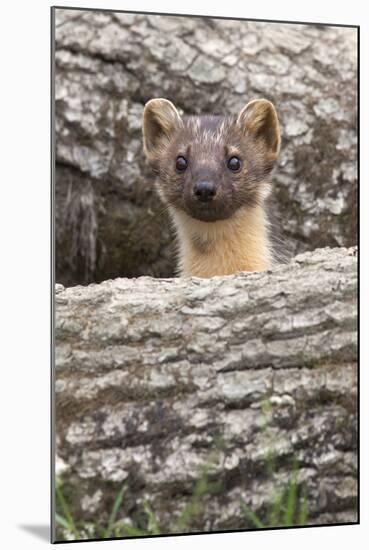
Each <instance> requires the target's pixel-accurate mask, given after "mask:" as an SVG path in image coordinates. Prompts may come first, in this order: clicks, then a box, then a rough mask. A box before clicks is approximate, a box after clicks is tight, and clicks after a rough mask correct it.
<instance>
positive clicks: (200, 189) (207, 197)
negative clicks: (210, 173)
mask: <svg viewBox="0 0 369 550" xmlns="http://www.w3.org/2000/svg"><path fill="white" fill-rule="evenodd" d="M193 192H194V194H195V196H196V197H197V198H198V199H199V201H201V202H210V201H212V200H213V198H214V197H215V194H216V188H215V184H214V183H212V182H211V181H206V180H204V181H198V182H196V183H195V185H194V188H193Z"/></svg>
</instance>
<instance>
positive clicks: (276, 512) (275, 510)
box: [268, 491, 283, 527]
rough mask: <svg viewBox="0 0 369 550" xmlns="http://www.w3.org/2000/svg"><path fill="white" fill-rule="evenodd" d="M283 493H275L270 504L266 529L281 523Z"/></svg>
mask: <svg viewBox="0 0 369 550" xmlns="http://www.w3.org/2000/svg"><path fill="white" fill-rule="evenodd" d="M282 503H283V491H280V492H279V493H276V495H275V497H274V498H273V500H272V502H271V508H270V513H269V524H268V527H276V526H277V525H279V523H280V521H281V513H282Z"/></svg>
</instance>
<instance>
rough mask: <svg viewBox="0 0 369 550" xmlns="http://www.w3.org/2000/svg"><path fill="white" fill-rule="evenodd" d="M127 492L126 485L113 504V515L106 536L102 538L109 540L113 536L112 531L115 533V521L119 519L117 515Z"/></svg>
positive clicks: (111, 514)
mask: <svg viewBox="0 0 369 550" xmlns="http://www.w3.org/2000/svg"><path fill="white" fill-rule="evenodd" d="M126 490H127V487H126V486H125V485H123V487H122V488H121V490H120V491H119V493H118V494H117V496H116V499H115V501H114V504H113V508H112V510H111V513H110V517H109V522H108V526H107V528H106V529H105V531H104V534H103V536H102V538H104V539H108V538H109V537H111V536H112V531H113V527H114V523H115V520H116V517H117V513H118V511H119V508H120V506H121V504H122V500H123V496H124V493H125V492H126Z"/></svg>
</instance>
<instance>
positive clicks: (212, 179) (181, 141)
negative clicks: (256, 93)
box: [143, 99, 280, 277]
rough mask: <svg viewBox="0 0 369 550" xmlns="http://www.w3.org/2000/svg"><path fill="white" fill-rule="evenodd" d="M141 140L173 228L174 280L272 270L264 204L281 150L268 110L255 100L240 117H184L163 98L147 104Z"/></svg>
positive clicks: (265, 103)
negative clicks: (176, 253) (176, 276)
mask: <svg viewBox="0 0 369 550" xmlns="http://www.w3.org/2000/svg"><path fill="white" fill-rule="evenodd" d="M143 139H144V150H145V153H146V156H147V159H148V162H149V164H150V166H151V168H152V169H153V171H154V173H155V174H156V176H157V181H156V186H157V189H158V192H159V195H160V197H161V199H162V200H163V202H164V203H165V204H166V205H167V206H168V209H169V212H170V215H171V217H172V219H173V222H174V226H175V228H176V232H177V238H178V245H179V250H178V251H179V258H178V259H179V262H178V271H179V274H180V275H182V276H197V277H212V276H214V275H228V274H231V273H236V272H239V271H264V270H266V269H268V268H269V267H271V265H272V264H273V261H274V255H273V250H272V245H271V238H270V235H269V229H268V217H267V213H266V209H265V204H264V202H265V199H266V197H267V196H268V195H269V193H270V190H271V184H270V181H269V176H270V174H271V171H272V169H273V167H274V165H275V162H276V160H277V157H278V153H279V148H280V131H279V122H278V116H277V112H276V110H275V107H274V106H273V104H272V103H271V102H270V101H267V100H266V99H255V100H253V101H250V102H249V103H247V104H246V105H245V107H244V108H243V109H242V110H241V111H240V113H239V114H238V116H237V117H232V116H214V115H212V116H206V115H205V116H184V117H182V116H180V114H179V113H178V111H177V109H176V108H175V106H174V105H173V103H171V102H170V101H168V100H167V99H151V100H150V101H149V102H148V103H146V105H145V109H144V114H143Z"/></svg>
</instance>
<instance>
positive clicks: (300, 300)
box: [55, 248, 357, 533]
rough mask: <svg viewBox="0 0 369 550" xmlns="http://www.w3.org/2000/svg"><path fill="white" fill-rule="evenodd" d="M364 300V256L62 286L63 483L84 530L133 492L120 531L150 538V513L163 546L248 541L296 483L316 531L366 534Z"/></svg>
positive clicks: (319, 254)
mask: <svg viewBox="0 0 369 550" xmlns="http://www.w3.org/2000/svg"><path fill="white" fill-rule="evenodd" d="M356 285H357V261H356V248H350V249H319V250H316V251H314V252H313V253H310V252H309V253H304V254H302V255H300V256H297V257H295V258H294V259H293V260H292V261H291V263H290V264H288V265H283V266H279V267H277V268H275V269H273V271H268V272H265V273H248V274H246V273H240V274H237V275H232V276H228V277H214V278H212V279H198V278H188V279H185V278H183V279H181V278H178V279H153V278H151V277H140V278H137V279H115V280H108V281H105V282H103V283H101V284H92V285H89V286H84V287H83V286H77V287H72V288H63V287H62V285H57V287H56V295H55V302H56V319H55V330H56V332H55V334H56V360H55V363H56V369H55V372H56V374H55V391H56V434H57V437H56V441H57V455H58V461H57V465H58V477H59V478H60V479H61V480H62V482H63V486H64V487H66V488H67V492H68V495H69V498H70V505H71V509H72V510H73V511H74V514H75V517H76V518H77V521H82V520H83V521H87V520H93V519H95V520H96V518H97V517H98V518H99V521H100V522H104V521H107V518H108V516H109V513H110V510H111V507H112V506H113V503H114V499H115V498H116V495H117V493H118V492H119V489H120V488H121V487H124V491H125V493H124V499H123V503H122V506H121V508H120V509H119V513H118V518H119V519H120V520H122V521H123V520H124V521H128V522H131V525H136V526H140V528H142V529H144V528H147V518H146V519H145V517H146V516H145V513H144V510H147V506H150V509H151V510H152V511H153V513H154V514H155V518H156V521H157V523H158V525H159V526H160V530H161V532H163V533H168V532H173V531H176V530H179V531H182V532H183V531H191V532H195V531H212V530H225V529H245V528H252V527H254V524H253V521H252V519H251V518H250V516H249V515H248V514H247V513H246V512H245V510H246V511H247V510H249V509H251V510H252V511H253V512H254V513H255V514H256V515H257V516H258V517H259V518H260V521H262V522H264V524H266V523H267V522H268V521H269V519H270V518H269V515H268V514H269V506H270V503H271V501H272V500H273V498H274V497H275V495H276V494H277V493H278V491H282V492H283V491H284V489H285V488H286V487H290V486H291V479H292V478H293V479H294V482H295V485H296V494H298V495H299V499H300V500H299V507H300V508H301V506H302V501H301V498H303V499H304V498H305V500H306V502H305V504H306V506H307V509H308V517H307V519H306V523H308V524H313V523H324V524H327V523H342V522H343V523H346V522H355V521H356V520H357V479H356V476H357V291H356ZM291 476H292V477H291ZM199 487H200V489H199ZM201 487H202V489H201ZM194 495H195V497H194ZM304 495H305V496H304ZM194 498H195V499H196V498H197V499H198V500H199V501H201V502H200V503H199V502H197V505H196V506H197V507H196V506H195V507H194V505H193V503H194V500H193V499H194ZM305 504H304V505H305ZM191 506H192V507H191ZM145 507H146V508H145ZM193 510H195V512H193ZM186 514H187V515H186ZM183 518H185V520H184V519H183ZM268 518H269V519H268ZM277 521H278V520H277ZM145 522H146V523H145ZM181 522H182V523H181Z"/></svg>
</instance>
